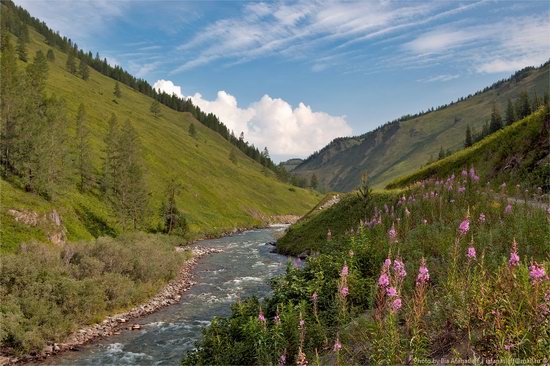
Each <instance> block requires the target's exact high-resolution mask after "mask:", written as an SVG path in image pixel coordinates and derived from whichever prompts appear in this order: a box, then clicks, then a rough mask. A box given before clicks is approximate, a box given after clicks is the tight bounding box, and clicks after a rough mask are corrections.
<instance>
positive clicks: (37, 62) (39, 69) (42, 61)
mask: <svg viewBox="0 0 550 366" xmlns="http://www.w3.org/2000/svg"><path fill="white" fill-rule="evenodd" d="M27 75H28V81H29V86H30V87H31V88H33V89H35V91H34V92H36V93H39V94H41V93H43V92H44V90H45V89H46V80H47V79H48V62H47V61H46V57H45V56H44V53H42V51H40V50H38V51H36V55H35V56H34V61H33V62H32V63H31V64H29V65H28V66H27Z"/></svg>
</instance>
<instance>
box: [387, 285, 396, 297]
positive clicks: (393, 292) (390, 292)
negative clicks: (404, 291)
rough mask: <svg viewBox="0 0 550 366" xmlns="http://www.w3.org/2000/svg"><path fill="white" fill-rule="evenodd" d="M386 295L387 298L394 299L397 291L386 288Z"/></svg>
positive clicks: (392, 288)
mask: <svg viewBox="0 0 550 366" xmlns="http://www.w3.org/2000/svg"><path fill="white" fill-rule="evenodd" d="M386 294H387V295H388V296H389V297H395V296H397V290H396V289H395V287H388V288H387V289H386Z"/></svg>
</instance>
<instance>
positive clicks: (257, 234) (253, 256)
mask: <svg viewBox="0 0 550 366" xmlns="http://www.w3.org/2000/svg"><path fill="white" fill-rule="evenodd" d="M282 230H284V227H271V228H266V229H259V230H250V231H246V232H243V233H240V234H236V235H232V236H227V237H223V238H219V239H212V240H204V241H201V242H200V246H202V247H211V248H221V249H223V250H224V251H223V252H222V253H214V254H210V255H207V256H205V257H204V258H202V259H200V260H199V262H198V263H197V265H196V267H195V268H194V270H193V274H194V280H195V282H197V284H196V285H194V286H193V287H191V289H189V290H188V291H187V292H185V293H184V294H183V295H182V298H181V301H180V302H179V303H178V304H175V305H172V306H169V307H166V308H164V309H162V310H160V311H158V312H156V313H154V314H151V315H148V316H145V317H143V318H140V319H137V320H136V321H135V322H132V324H133V323H138V324H140V325H142V329H141V330H134V331H128V330H125V331H123V332H122V333H121V334H120V335H115V336H112V337H108V338H105V339H102V340H98V341H96V342H94V343H92V344H90V345H87V346H83V347H81V348H80V351H67V352H65V353H63V354H60V355H58V356H54V357H52V358H49V359H47V360H45V361H44V362H42V363H41V364H42V365H78V366H80V365H178V364H179V362H180V360H181V358H182V355H183V354H184V353H185V351H187V350H190V349H193V348H194V345H195V342H196V341H197V340H198V339H200V337H201V335H202V329H203V327H205V326H207V325H208V324H209V323H210V321H211V320H212V318H214V317H215V316H226V315H229V314H230V306H231V304H232V303H233V302H234V301H235V300H236V299H237V296H241V297H246V296H250V295H256V296H258V297H263V296H265V295H267V294H269V292H270V287H269V283H268V282H269V281H268V280H269V278H271V277H273V276H274V275H277V274H279V273H282V272H283V271H284V268H285V265H286V262H287V260H288V258H287V257H285V256H282V255H279V254H275V253H271V250H272V249H273V247H272V246H270V245H266V244H265V243H267V242H270V241H274V240H275V238H274V236H275V235H276V233H277V232H280V231H282Z"/></svg>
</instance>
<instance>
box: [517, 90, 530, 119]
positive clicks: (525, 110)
mask: <svg viewBox="0 0 550 366" xmlns="http://www.w3.org/2000/svg"><path fill="white" fill-rule="evenodd" d="M530 114H531V104H530V103H529V94H528V93H527V92H526V91H523V92H521V93H520V95H519V98H518V99H517V101H516V117H517V119H522V118H525V117H527V116H528V115H530Z"/></svg>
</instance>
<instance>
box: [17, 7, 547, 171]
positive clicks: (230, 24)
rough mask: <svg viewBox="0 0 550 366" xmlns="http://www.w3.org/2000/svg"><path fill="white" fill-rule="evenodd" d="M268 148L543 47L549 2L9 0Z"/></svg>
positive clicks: (332, 128)
mask: <svg viewBox="0 0 550 366" xmlns="http://www.w3.org/2000/svg"><path fill="white" fill-rule="evenodd" d="M15 3H16V4H18V5H21V6H22V7H24V8H25V9H27V10H28V11H29V12H30V13H31V15H33V16H35V17H38V18H40V19H41V20H43V21H45V22H46V23H47V24H48V26H50V27H51V28H52V29H54V30H57V31H59V32H60V33H61V34H62V35H66V36H68V37H69V38H71V39H72V40H73V41H75V42H76V43H77V44H78V45H79V47H81V48H83V49H84V50H86V51H88V50H91V51H92V52H94V54H95V52H99V53H100V55H101V56H102V57H106V58H107V60H108V61H109V62H110V63H111V64H118V65H120V66H122V67H123V68H125V69H126V70H128V71H130V72H131V73H132V74H134V75H135V76H138V77H141V78H144V79H146V80H147V81H149V82H150V83H151V85H153V86H154V87H155V88H157V89H159V90H162V91H166V92H168V93H170V94H171V93H176V94H177V95H179V96H182V97H185V98H191V99H192V101H193V102H194V103H195V104H196V105H198V106H199V107H200V108H201V109H203V110H204V111H206V112H212V113H214V114H216V115H217V116H218V117H219V118H220V120H221V121H222V122H224V123H225V124H226V125H227V126H228V127H229V128H230V129H231V130H233V131H234V132H235V134H236V135H238V134H240V133H241V132H244V135H245V139H246V140H248V141H250V142H252V143H254V144H255V145H256V146H258V147H259V148H260V149H263V147H264V146H267V147H268V149H269V151H270V153H271V157H272V158H273V159H274V160H275V161H281V160H285V159H287V158H291V157H302V158H304V157H307V156H308V155H310V154H311V153H312V152H314V151H316V150H319V149H321V148H322V147H323V146H324V145H326V144H327V143H329V142H330V141H331V140H332V139H334V138H336V137H342V136H351V135H359V134H362V133H365V132H367V131H370V130H373V129H374V128H376V127H377V126H379V125H381V124H384V123H385V122H387V121H390V120H392V119H395V118H397V117H399V116H402V115H404V114H408V113H411V114H412V113H416V112H419V111H421V110H426V109H428V108H430V107H432V106H434V107H435V106H438V105H441V104H445V103H448V102H450V101H452V100H456V99H457V98H459V97H461V96H466V95H468V94H470V93H473V92H475V91H477V90H479V89H482V88H484V87H485V86H488V85H490V84H491V83H493V82H495V81H497V80H500V79H503V78H506V77H508V76H509V75H510V74H512V73H513V72H515V71H516V70H519V69H521V68H523V67H526V66H539V65H540V64H542V63H544V62H545V61H547V60H548V59H549V58H550V2H548V1H517V2H514V1H485V0H480V1H433V2H430V1H403V0H402V1H391V0H383V1H370V0H369V1H364V0H363V1H359V2H352V1H346V2H337V1H334V2H333V1H314V0H308V1H303V2H302V1H293V2H284V1H283V2H262V1H257V2H256V1H246V2H245V1H175V0H169V1H160V0H157V1H153V0H133V1H130V0H112V1H109V0H92V1H86V0H79V1H72V0H47V1H41V0H15Z"/></svg>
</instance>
